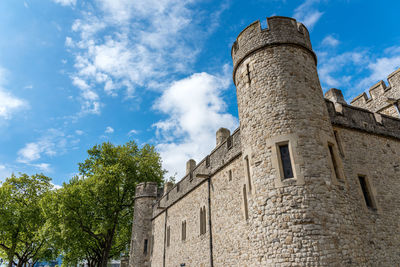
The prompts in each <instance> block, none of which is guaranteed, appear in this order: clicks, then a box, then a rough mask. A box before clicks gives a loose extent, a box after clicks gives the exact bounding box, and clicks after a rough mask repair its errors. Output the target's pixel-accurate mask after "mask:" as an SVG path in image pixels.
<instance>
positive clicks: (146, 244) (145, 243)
mask: <svg viewBox="0 0 400 267" xmlns="http://www.w3.org/2000/svg"><path fill="white" fill-rule="evenodd" d="M148 242H149V241H148V240H147V239H145V240H144V246H143V254H144V255H146V254H147V246H148Z"/></svg>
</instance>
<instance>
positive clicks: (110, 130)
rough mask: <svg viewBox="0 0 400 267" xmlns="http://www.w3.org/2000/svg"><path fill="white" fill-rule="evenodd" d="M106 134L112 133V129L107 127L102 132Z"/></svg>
mask: <svg viewBox="0 0 400 267" xmlns="http://www.w3.org/2000/svg"><path fill="white" fill-rule="evenodd" d="M104 132H105V133H106V134H109V133H113V132H114V129H113V128H112V127H110V126H107V128H106V130H105V131H104Z"/></svg>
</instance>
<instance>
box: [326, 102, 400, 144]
mask: <svg viewBox="0 0 400 267" xmlns="http://www.w3.org/2000/svg"><path fill="white" fill-rule="evenodd" d="M325 100H326V105H327V107H328V112H329V116H330V118H331V122H332V124H333V125H337V126H341V127H344V128H350V129H354V130H359V131H364V132H368V133H372V134H377V135H382V136H388V137H392V138H396V139H400V119H396V118H393V117H391V116H386V115H383V114H377V113H373V112H370V111H369V110H366V109H363V108H358V107H354V106H350V105H344V104H342V105H341V107H340V109H339V108H338V106H337V105H335V104H334V103H333V102H331V101H330V100H328V99H325Z"/></svg>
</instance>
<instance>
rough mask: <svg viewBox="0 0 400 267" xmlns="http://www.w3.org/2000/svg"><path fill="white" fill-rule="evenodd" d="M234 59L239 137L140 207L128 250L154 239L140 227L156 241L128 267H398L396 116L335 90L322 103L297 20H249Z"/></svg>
mask: <svg viewBox="0 0 400 267" xmlns="http://www.w3.org/2000/svg"><path fill="white" fill-rule="evenodd" d="M232 57H233V62H234V77H233V78H234V81H235V84H236V87H237V98H238V108H239V119H240V129H237V130H236V131H234V132H233V134H232V135H231V136H230V137H229V138H228V136H229V135H228V134H226V131H225V132H219V133H218V132H217V136H216V139H217V146H216V148H215V149H214V150H213V151H211V153H210V154H209V155H208V156H207V157H206V158H204V159H203V160H202V161H200V163H198V164H197V165H196V166H194V165H193V164H192V165H191V168H190V171H188V172H187V174H186V176H185V177H184V178H183V179H182V180H181V181H179V182H178V183H177V184H176V185H174V186H173V187H172V188H169V189H168V190H166V192H165V194H164V195H162V196H161V197H160V198H159V199H157V200H155V199H154V198H153V199H152V200H151V203H152V207H150V206H149V204H148V202H143V203H141V202H135V209H139V211H141V212H142V213H139V215H138V218H136V217H135V218H134V227H133V229H134V231H139V234H138V235H137V234H135V233H133V237H134V238H133V241H132V245H134V246H136V245H135V244H143V240H142V241H140V240H138V238H140V234H141V236H142V238H144V236H145V235H144V234H143V233H145V234H146V235H147V236H148V235H150V233H149V232H148V230H145V231H144V232H143V230H141V229H142V228H141V227H144V228H143V229H147V228H146V227H148V225H149V219H148V218H149V216H150V217H151V223H150V224H151V234H152V235H153V236H154V242H153V243H152V244H151V246H153V251H152V254H151V255H150V256H149V258H145V257H144V256H143V255H142V256H141V257H142V258H143V259H146V261H145V263H143V265H141V263H140V264H136V265H135V264H133V262H132V260H131V266H147V265H145V264H148V261H147V260H150V263H151V266H156V267H158V266H203V267H205V266H240V267H243V266H247V267H250V266H251V267H252V266H398V265H399V264H400V232H399V225H400V195H399V193H398V192H400V183H399V181H398V180H399V177H400V120H399V119H396V118H394V117H390V116H387V115H388V114H387V113H388V112H387V111H388V110H389V109H383V110H382V109H380V110H379V108H382V105H381V103H383V102H382V101H383V100H379V101H376V103H377V104H374V105H372V104H371V106H368V105H369V104H365V105H364V104H359V103H362V101H361V100H358V101H361V102H357V101H356V102H357V103H358V104H357V106H359V107H355V106H350V105H348V104H346V102H345V101H344V99H343V96H342V93H341V92H340V90H338V89H332V90H330V91H328V93H327V94H326V98H327V99H324V97H323V94H322V90H321V86H320V83H319V79H318V75H317V69H316V57H315V54H314V52H313V51H312V48H311V43H310V40H309V36H308V31H307V29H306V28H305V27H304V26H303V25H302V24H300V23H298V22H296V21H295V20H294V19H291V18H284V17H273V18H269V19H268V29H261V27H260V23H259V22H256V23H253V24H251V25H250V26H249V27H247V28H246V29H245V30H243V31H242V33H240V35H239V37H238V39H237V40H236V42H235V44H234V45H233V48H232ZM399 73H400V72H399V71H397V72H395V73H393V74H392V75H391V76H390V77H389V84H390V89H388V88H386V87H385V86H384V84H382V83H379V84H377V85H376V86H374V87H373V88H374V89H373V90H371V96H372V100H371V101H370V102H373V101H375V100H376V99H381V96H382V95H383V96H385V97H386V98H387V97H388V96H389V93H390V96H391V97H392V98H395V97H396V94H398V93H397V91H396V90H398V89H396V88H400V78H399V77H400V75H399ZM390 90H392V91H391V92H389V91H390ZM395 91H396V92H395ZM397 96H398V95H397ZM382 99H384V98H382ZM385 101H386V100H385ZM353 102H354V101H353ZM378 102H379V103H378ZM362 105H364V106H362ZM360 106H362V107H364V108H367V109H364V108H360ZM376 107H379V108H378V109H377V108H376ZM389 115H390V114H389ZM227 138H228V139H227ZM281 146H287V147H288V150H289V154H290V163H291V166H292V171H293V177H292V178H285V175H286V174H285V172H284V170H283V165H282V161H281V155H280V153H282V152H281V150H280V149H281V148H280V147H281ZM359 176H362V177H364V179H365V180H366V181H367V190H368V191H369V193H370V196H371V203H372V204H371V205H372V206H371V207H367V204H366V200H365V199H364V194H363V191H362V188H361V185H360V180H359ZM203 208H204V209H205V211H206V233H205V234H200V233H201V232H200V228H201V227H200V218H201V215H200V210H202V209H203ZM146 209H147V210H148V211H149V212H150V213H151V214H150V215H149V214H148V213H146V215H141V214H143V211H144V210H146ZM136 214H137V211H136V210H135V216H136ZM210 215H211V216H210ZM141 218H146V219H145V220H144V219H141ZM210 219H211V220H210ZM182 222H186V223H185V225H186V239H185V240H182ZM135 224H138V226H135ZM140 224H143V225H144V226H143V225H140ZM135 227H136V228H135ZM135 229H136V230H135ZM138 229H139V230H138ZM167 229H169V231H170V240H169V244H170V245H169V246H167V243H168V242H167V241H168V240H167V237H168V235H167ZM135 235H137V236H135ZM133 251H136V250H135V249H133ZM132 255H133V256H135V255H136V254H135V253H133V254H132ZM132 255H131V257H132ZM132 264H133V265H132Z"/></svg>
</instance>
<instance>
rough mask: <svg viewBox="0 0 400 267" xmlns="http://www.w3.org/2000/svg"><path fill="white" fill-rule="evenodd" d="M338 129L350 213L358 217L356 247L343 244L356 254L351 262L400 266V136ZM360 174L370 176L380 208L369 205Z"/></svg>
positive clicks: (355, 237) (356, 218)
mask: <svg viewBox="0 0 400 267" xmlns="http://www.w3.org/2000/svg"><path fill="white" fill-rule="evenodd" d="M398 126H400V123H398ZM399 129H400V128H399ZM335 130H337V133H338V138H339V140H340V145H341V146H342V148H343V165H344V172H345V175H346V180H347V183H346V186H347V190H346V191H347V193H346V197H347V198H348V199H347V201H348V202H350V204H351V206H349V207H350V208H351V209H349V210H347V213H348V215H347V216H351V217H352V218H353V220H354V221H353V222H352V224H353V232H352V235H353V242H354V244H355V246H354V247H355V249H356V251H354V250H352V251H350V250H349V247H347V246H341V249H342V251H343V253H346V254H348V255H352V256H351V257H349V258H348V265H353V266H398V265H399V264H400V232H399V226H400V219H399V218H400V208H399V207H400V195H399V192H400V183H399V178H400V139H394V138H389V137H385V136H381V135H376V134H371V133H370V132H367V131H360V130H355V129H351V128H343V127H335ZM399 132H400V130H399ZM358 175H363V176H365V177H366V178H367V180H368V182H369V185H370V186H371V191H372V192H371V193H372V195H373V198H374V199H373V200H374V201H376V210H373V209H370V208H367V206H366V203H365V200H364V197H363V193H362V190H361V186H360V183H359V181H358ZM337 208H339V207H337ZM332 212H335V211H334V210H332ZM339 241H340V240H339ZM339 245H340V243H339Z"/></svg>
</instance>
